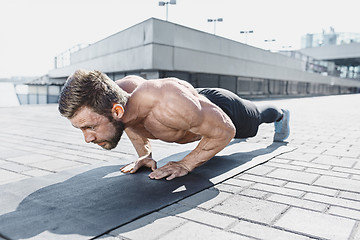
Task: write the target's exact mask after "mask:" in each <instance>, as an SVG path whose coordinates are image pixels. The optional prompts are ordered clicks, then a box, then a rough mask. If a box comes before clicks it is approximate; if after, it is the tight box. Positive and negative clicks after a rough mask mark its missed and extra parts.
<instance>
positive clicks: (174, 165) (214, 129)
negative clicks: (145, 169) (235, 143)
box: [149, 90, 235, 180]
mask: <svg viewBox="0 0 360 240" xmlns="http://www.w3.org/2000/svg"><path fill="white" fill-rule="evenodd" d="M169 91H170V90H169ZM171 92H173V94H172V99H171V100H169V101H172V102H170V103H169V104H167V105H166V106H167V111H168V112H171V113H170V114H169V115H170V116H169V117H167V118H165V117H164V118H163V122H162V123H163V124H164V125H166V126H168V127H173V128H175V129H177V128H182V129H184V130H187V131H189V132H192V133H195V134H198V135H201V136H202V139H201V140H200V142H199V144H198V145H197V147H196V148H195V149H194V150H193V151H192V152H190V153H189V154H188V155H187V156H186V157H185V158H184V159H182V160H181V161H179V162H170V163H168V164H166V165H165V166H163V167H161V168H159V169H157V170H155V171H154V172H152V173H151V174H150V175H149V176H150V178H153V179H160V178H163V177H167V180H171V179H173V178H175V177H180V176H184V175H186V174H187V173H188V172H191V171H193V170H194V169H195V168H196V167H198V166H200V165H202V164H203V163H205V162H207V161H208V160H209V159H211V158H212V157H213V156H215V155H216V154H217V153H218V152H220V151H221V150H222V149H224V148H225V147H226V146H227V144H228V143H229V142H230V141H231V139H232V138H233V137H234V136H235V127H234V125H233V123H232V121H231V120H230V118H229V117H228V116H227V115H226V114H225V113H224V112H223V111H222V110H221V109H220V108H219V107H217V106H215V105H214V104H212V103H210V102H206V101H203V100H200V99H199V98H198V97H194V96H192V95H187V96H188V97H185V98H184V97H183V96H184V95H183V94H180V93H177V92H176V90H172V91H171ZM173 96H181V97H180V98H178V99H176V98H174V97H173Z"/></svg>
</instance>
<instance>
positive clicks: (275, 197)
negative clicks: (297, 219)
mask: <svg viewBox="0 0 360 240" xmlns="http://www.w3.org/2000/svg"><path fill="white" fill-rule="evenodd" d="M266 200H269V201H274V202H277V203H283V204H288V205H290V206H295V207H299V208H305V209H310V210H314V211H318V212H322V211H324V210H325V209H326V208H327V206H328V205H327V204H323V203H318V202H313V201H308V200H304V199H299V198H295V197H289V196H284V195H279V194H272V195H270V196H269V197H268V198H266Z"/></svg>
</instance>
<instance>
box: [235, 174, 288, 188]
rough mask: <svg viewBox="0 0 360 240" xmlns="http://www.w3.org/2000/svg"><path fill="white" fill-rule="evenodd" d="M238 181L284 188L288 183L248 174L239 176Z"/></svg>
mask: <svg viewBox="0 0 360 240" xmlns="http://www.w3.org/2000/svg"><path fill="white" fill-rule="evenodd" d="M237 179H242V180H247V181H253V182H260V183H265V184H269V185H275V186H283V185H285V183H287V182H286V181H283V180H279V179H274V178H270V177H267V176H266V177H264V176H256V175H251V174H247V173H245V174H242V175H239V176H238V177H237Z"/></svg>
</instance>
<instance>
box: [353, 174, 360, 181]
mask: <svg viewBox="0 0 360 240" xmlns="http://www.w3.org/2000/svg"><path fill="white" fill-rule="evenodd" d="M351 178H352V179H354V180H357V181H360V176H359V175H353V176H352V177H351Z"/></svg>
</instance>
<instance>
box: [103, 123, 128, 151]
mask: <svg viewBox="0 0 360 240" xmlns="http://www.w3.org/2000/svg"><path fill="white" fill-rule="evenodd" d="M111 124H113V126H114V127H115V133H114V136H113V137H112V138H111V139H110V140H106V141H105V142H106V143H105V144H104V145H102V146H101V147H102V148H104V149H106V150H111V149H114V148H116V146H117V145H118V143H119V141H120V139H121V136H122V135H123V133H124V129H125V126H124V124H123V123H122V122H118V121H115V120H113V119H112V120H111Z"/></svg>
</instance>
